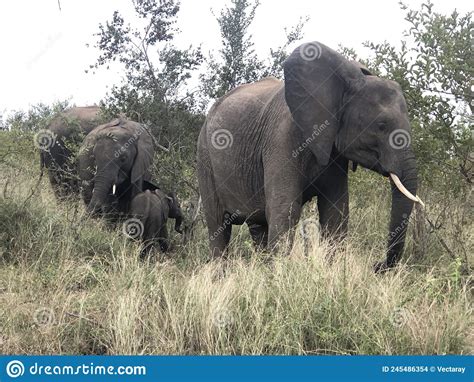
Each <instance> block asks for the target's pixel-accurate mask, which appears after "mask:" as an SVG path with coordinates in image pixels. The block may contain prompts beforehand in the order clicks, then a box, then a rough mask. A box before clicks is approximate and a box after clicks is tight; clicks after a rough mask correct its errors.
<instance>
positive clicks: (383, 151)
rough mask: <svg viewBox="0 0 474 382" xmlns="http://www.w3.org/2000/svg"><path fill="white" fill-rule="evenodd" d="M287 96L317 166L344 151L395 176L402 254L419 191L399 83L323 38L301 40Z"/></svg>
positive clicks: (395, 230)
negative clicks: (349, 57) (375, 73)
mask: <svg viewBox="0 0 474 382" xmlns="http://www.w3.org/2000/svg"><path fill="white" fill-rule="evenodd" d="M284 73H285V99H286V103H287V105H288V107H289V109H290V112H291V115H292V117H293V121H294V124H295V126H296V128H298V129H299V130H300V131H301V134H302V136H303V139H305V140H306V142H307V143H308V146H309V148H310V149H311V151H312V153H313V154H314V156H315V158H316V161H317V163H318V166H321V167H324V166H326V165H327V164H328V163H329V161H330V160H331V155H343V156H344V157H346V158H347V159H349V160H351V161H353V162H355V163H359V164H360V165H361V166H363V167H365V168H368V169H371V170H374V171H376V172H378V173H380V174H382V175H384V176H390V178H391V184H392V207H391V221H390V233H389V243H388V256H387V261H386V263H383V264H380V265H378V266H377V267H378V270H382V269H385V268H387V267H391V266H393V265H394V264H395V263H396V262H397V260H398V259H399V257H400V256H401V253H402V250H403V246H404V242H405V235H406V229H407V222H408V218H409V215H410V213H411V210H412V208H413V202H414V201H419V202H420V203H421V200H420V199H419V198H418V197H416V196H415V195H416V190H417V170H416V162H415V156H414V154H413V150H412V148H411V147H410V141H411V129H410V123H409V119H408V113H407V106H406V103H405V99H404V97H403V93H402V90H401V88H400V86H399V85H398V84H397V83H396V82H394V81H390V80H386V79H382V78H379V77H377V76H373V75H371V73H370V72H369V71H368V70H367V69H366V68H365V67H361V66H360V65H357V64H355V63H354V62H351V61H349V60H347V59H345V58H344V57H343V56H342V55H340V54H338V53H337V52H335V51H334V50H332V49H330V48H328V47H327V46H325V45H323V44H320V43H318V42H312V43H307V44H303V45H302V46H300V47H298V48H296V49H295V51H294V52H293V53H292V54H291V55H290V57H289V58H288V59H287V60H286V61H285V63H284Z"/></svg>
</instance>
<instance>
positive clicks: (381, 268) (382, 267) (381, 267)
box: [374, 261, 394, 274]
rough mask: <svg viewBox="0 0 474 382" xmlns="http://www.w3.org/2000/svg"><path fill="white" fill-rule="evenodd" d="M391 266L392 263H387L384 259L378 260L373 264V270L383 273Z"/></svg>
mask: <svg viewBox="0 0 474 382" xmlns="http://www.w3.org/2000/svg"><path fill="white" fill-rule="evenodd" d="M393 267H394V266H393V265H388V264H387V262H386V261H379V262H377V263H375V264H374V272H375V273H377V274H383V273H385V272H388V271H389V270H391V269H392V268H393Z"/></svg>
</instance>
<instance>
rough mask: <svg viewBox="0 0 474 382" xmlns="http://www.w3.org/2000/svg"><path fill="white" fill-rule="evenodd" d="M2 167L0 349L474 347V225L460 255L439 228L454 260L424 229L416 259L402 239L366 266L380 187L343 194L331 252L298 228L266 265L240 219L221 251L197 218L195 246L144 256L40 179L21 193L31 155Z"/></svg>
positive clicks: (378, 223)
mask: <svg viewBox="0 0 474 382" xmlns="http://www.w3.org/2000/svg"><path fill="white" fill-rule="evenodd" d="M0 168H1V180H0V181H1V186H2V190H4V191H3V195H2V196H0V228H1V229H0V232H1V236H0V250H1V252H0V255H1V257H0V331H1V337H0V338H1V339H0V353H7V354H10V353H28V354H31V353H34V354H50V353H61V354H83V353H86V354H91V353H92V354H445V353H458V354H459V353H462V354H465V353H472V352H473V333H472V300H471V298H472V277H471V276H470V275H469V274H466V273H465V272H463V271H462V269H463V266H465V261H466V260H465V259H464V255H463V253H464V252H466V248H467V250H468V255H469V256H472V232H473V231H472V223H469V222H467V223H466V224H465V225H463V226H462V229H461V234H460V235H461V237H462V240H464V242H463V243H462V249H459V251H458V250H457V249H458V248H460V245H461V244H459V245H457V243H456V240H459V239H456V237H458V236H459V234H458V236H453V235H454V234H451V235H450V234H449V232H450V230H451V231H452V230H453V229H454V228H453V227H449V228H447V229H446V231H443V236H444V239H445V241H446V243H447V244H449V245H450V246H451V248H452V249H453V250H454V258H453V257H452V256H453V255H452V254H447V253H445V252H444V251H443V248H442V247H441V246H440V244H439V242H438V241H437V239H436V237H435V236H434V235H432V234H429V233H426V235H429V236H427V237H426V238H425V239H426V241H427V243H425V249H424V252H423V253H424V255H423V256H422V257H421V258H420V257H419V256H418V257H416V256H415V255H414V254H415V253H416V251H415V250H414V243H413V241H412V240H411V239H410V240H409V243H408V246H407V251H406V252H407V253H406V256H405V258H404V262H403V264H402V265H401V266H400V267H399V268H398V269H397V270H395V271H392V272H389V273H387V274H385V275H375V274H373V272H372V264H373V263H374V262H375V261H376V260H379V259H380V258H381V257H382V256H383V250H384V244H385V243H384V241H383V238H385V236H386V221H387V212H388V209H387V208H385V207H386V206H387V205H388V203H389V200H388V198H387V197H388V195H387V193H384V192H379V191H378V190H379V189H381V188H380V187H376V188H374V189H376V190H377V191H375V192H369V193H370V195H369V196H363V197H360V198H358V197H357V196H356V197H355V198H353V200H352V204H353V206H352V207H353V208H352V217H351V234H350V237H349V238H348V239H347V241H346V242H345V243H343V244H341V245H340V246H338V248H337V249H335V248H329V245H328V244H327V243H319V242H318V240H317V239H313V240H312V241H311V242H309V243H306V245H307V247H308V248H309V250H308V253H306V254H305V251H304V245H305V243H304V241H303V240H302V238H301V232H300V230H297V240H296V243H295V244H294V247H293V249H292V252H291V256H289V257H282V256H279V255H273V256H272V257H271V261H268V255H267V254H264V253H259V252H255V251H254V250H253V249H252V248H251V246H250V244H249V238H248V235H247V234H246V233H245V230H244V229H242V230H240V233H239V232H238V231H239V229H238V228H237V229H235V230H234V231H236V233H237V235H235V239H234V241H233V245H232V251H231V258H230V259H229V260H227V261H222V260H214V261H210V262H209V261H208V260H209V258H208V254H207V240H206V238H205V232H204V227H202V226H200V227H199V228H198V232H197V236H196V238H195V240H194V241H193V242H192V243H190V244H188V245H186V246H181V245H176V248H175V250H174V251H173V252H172V253H171V254H170V255H169V256H167V257H165V258H162V259H161V260H160V261H149V262H143V261H140V260H139V257H138V253H139V247H138V244H136V243H132V242H130V241H128V240H127V239H126V238H125V237H124V236H123V235H122V233H121V229H120V228H117V229H115V230H114V229H111V228H109V227H107V226H106V225H105V224H104V223H103V222H100V221H97V220H91V219H89V218H87V217H85V216H84V215H83V208H82V206H81V205H80V204H78V205H77V206H74V205H66V204H62V205H58V204H57V203H56V201H55V200H54V198H53V196H52V193H51V191H50V189H49V185H48V184H47V180H46V179H43V180H42V182H41V184H40V186H39V189H38V190H37V192H36V193H35V194H33V195H31V193H30V191H31V189H32V187H34V186H35V183H36V177H37V175H38V174H37V170H36V168H35V167H34V166H32V165H31V163H29V164H28V163H21V161H19V162H18V163H17V166H16V168H15V167H13V168H12V167H7V166H4V165H3V166H1V167H0ZM363 175H365V174H363ZM374 179H376V180H374V181H375V182H380V185H381V184H382V182H383V180H379V179H378V178H374ZM19 181H21V187H18V185H19V184H20V183H19ZM7 183H8V184H7ZM6 184H7V185H6ZM357 187H360V185H359V186H357ZM368 188H373V186H371V187H368ZM25 201H26V202H25ZM426 202H429V200H426ZM431 202H432V201H431ZM431 206H432V207H431V208H432V209H435V208H437V206H436V205H433V202H432V204H431ZM438 207H439V208H441V205H439V206H438ZM306 213H307V214H309V211H306ZM410 230H412V228H410ZM463 235H464V236H463ZM312 237H313V238H314V237H317V235H312ZM410 237H411V234H410ZM174 239H175V242H176V240H177V239H178V237H174ZM469 250H471V252H470V253H469ZM329 254H332V256H330V255H329ZM467 261H471V262H472V258H471V257H470V258H468V259H467Z"/></svg>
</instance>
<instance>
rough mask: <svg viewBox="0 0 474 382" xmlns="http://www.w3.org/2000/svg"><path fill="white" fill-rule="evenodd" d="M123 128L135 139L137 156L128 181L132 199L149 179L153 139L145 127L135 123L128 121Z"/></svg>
mask: <svg viewBox="0 0 474 382" xmlns="http://www.w3.org/2000/svg"><path fill="white" fill-rule="evenodd" d="M125 128H128V129H130V130H131V131H132V133H133V136H134V137H135V138H136V142H137V143H136V148H137V154H136V156H135V160H134V162H133V166H132V171H131V174H130V181H131V183H132V186H133V188H132V197H134V196H135V195H136V194H138V193H140V192H142V191H143V189H144V181H146V180H149V179H150V172H149V168H150V166H151V164H152V163H153V152H154V150H153V139H152V137H151V135H150V134H149V133H148V131H147V130H146V129H145V127H144V126H143V125H141V124H139V123H137V122H131V121H128V122H127V123H126V124H125Z"/></svg>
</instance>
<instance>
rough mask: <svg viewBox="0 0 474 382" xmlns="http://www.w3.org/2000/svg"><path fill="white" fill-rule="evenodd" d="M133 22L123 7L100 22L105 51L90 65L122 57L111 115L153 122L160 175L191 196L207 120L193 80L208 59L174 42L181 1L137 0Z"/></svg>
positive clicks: (110, 97)
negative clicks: (120, 80)
mask: <svg viewBox="0 0 474 382" xmlns="http://www.w3.org/2000/svg"><path fill="white" fill-rule="evenodd" d="M133 6H134V10H135V15H136V20H133V26H132V24H131V23H130V22H126V21H125V19H124V18H123V17H122V16H121V15H120V13H119V12H118V11H115V12H114V13H113V15H112V19H111V20H110V21H107V22H106V23H105V24H100V25H99V32H98V33H97V34H95V36H96V37H97V42H96V44H95V46H96V47H97V48H98V49H99V50H100V55H99V57H98V59H97V61H96V62H95V63H94V64H93V65H91V66H90V68H89V69H92V70H96V69H98V68H99V67H103V66H106V67H108V66H109V65H111V64H112V63H114V62H118V63H119V64H121V65H122V66H123V68H124V73H125V78H124V81H123V83H121V84H119V85H115V86H113V88H112V90H111V91H110V93H109V94H107V96H106V97H105V99H104V100H103V101H102V103H101V105H102V107H103V109H104V111H105V113H106V114H107V115H109V116H110V117H112V116H116V115H117V114H119V113H124V114H125V115H127V116H128V117H129V118H131V119H133V120H135V121H138V122H142V123H145V124H147V125H148V127H149V130H150V132H151V133H152V134H153V136H154V137H155V142H157V143H158V142H159V144H160V146H165V147H168V152H164V151H160V152H159V154H158V158H159V159H158V160H157V161H155V163H159V166H158V165H157V166H156V168H155V174H154V176H155V179H156V180H159V182H160V183H161V184H162V185H163V186H164V187H167V188H169V189H175V188H180V189H181V192H182V193H184V194H186V195H188V194H189V193H190V192H191V189H196V187H195V186H192V187H191V189H190V188H189V187H187V186H184V185H181V184H180V183H177V182H176V180H179V182H181V183H184V184H186V185H194V183H195V180H194V177H193V175H194V169H193V168H191V169H189V165H188V163H194V158H195V142H196V140H197V135H198V133H199V129H200V126H201V124H202V121H203V115H202V107H201V105H199V101H198V100H197V98H196V97H195V94H193V93H191V92H189V91H188V89H187V82H188V80H189V79H190V78H191V76H192V74H193V72H194V71H195V70H196V69H197V68H198V67H199V66H200V64H201V62H202V54H201V51H200V48H199V47H198V48H193V47H192V46H190V47H189V49H186V50H180V49H178V48H176V47H175V46H174V45H173V44H172V41H173V38H174V37H175V35H176V33H178V32H179V30H178V29H177V28H176V26H175V25H176V22H177V15H178V12H179V3H178V2H177V1H176V0H133Z"/></svg>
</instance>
